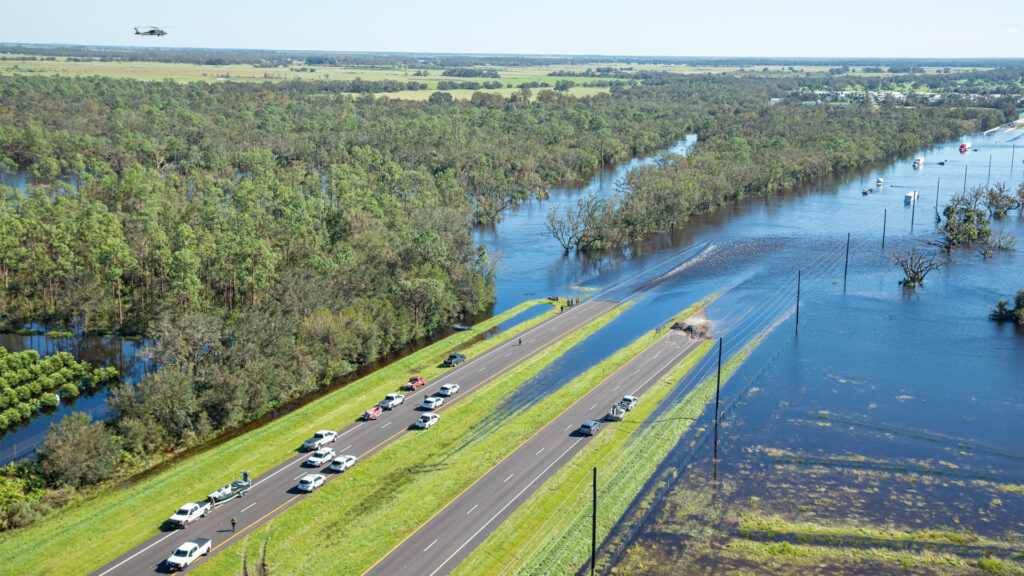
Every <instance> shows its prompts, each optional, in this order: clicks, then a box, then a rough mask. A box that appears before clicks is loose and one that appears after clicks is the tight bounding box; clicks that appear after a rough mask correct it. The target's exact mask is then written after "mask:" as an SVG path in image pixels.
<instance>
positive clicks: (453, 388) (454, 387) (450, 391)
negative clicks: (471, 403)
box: [437, 384, 459, 396]
mask: <svg viewBox="0 0 1024 576" xmlns="http://www.w3.org/2000/svg"><path fill="white" fill-rule="evenodd" d="M458 391H459V385H458V384H445V385H444V386H441V389H440V390H438V391H437V393H438V395H440V396H453V395H454V394H456V393H458Z"/></svg>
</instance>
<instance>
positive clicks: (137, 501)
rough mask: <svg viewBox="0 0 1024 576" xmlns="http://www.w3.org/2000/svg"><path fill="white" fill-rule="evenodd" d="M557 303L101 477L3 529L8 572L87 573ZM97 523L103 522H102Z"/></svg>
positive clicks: (0, 544) (0, 553)
mask: <svg viewBox="0 0 1024 576" xmlns="http://www.w3.org/2000/svg"><path fill="white" fill-rule="evenodd" d="M543 304H548V305H551V306H552V309H551V310H549V311H548V312H547V313H546V314H544V315H541V316H539V317H537V318H534V319H531V320H529V321H527V322H523V323H521V324H519V325H517V326H515V327H514V328H512V329H510V330H507V331H505V332H503V333H501V334H498V335H496V336H494V337H493V338H491V339H490V340H484V341H480V342H477V343H475V344H472V345H470V346H467V347H465V348H461V347H462V346H465V345H466V343H467V342H470V341H472V340H473V339H474V338H476V337H477V335H478V334H479V333H480V332H483V331H486V330H488V329H490V328H492V327H494V326H497V325H498V324H500V323H501V322H503V321H505V320H508V319H510V318H513V317H515V316H516V315H517V314H518V313H519V312H521V311H523V310H525V309H526V308H529V307H531V306H535V305H543ZM554 306H557V303H556V302H551V301H548V300H535V301H530V302H525V303H523V304H521V305H519V306H517V307H515V308H513V309H512V310H509V311H508V312H505V313H503V314H500V315H498V316H495V317H493V318H490V319H488V320H486V321H484V322H481V323H480V324H478V325H477V326H476V328H477V329H476V330H472V331H467V332H459V333H457V334H454V335H452V336H450V337H448V338H445V339H443V340H441V341H438V342H436V343H434V344H432V345H430V346H427V347H425V348H423V349H422V350H419V351H417V352H415V353H413V354H410V355H409V356H406V357H405V358H402V359H400V360H397V361H395V362H394V363H392V364H390V365H389V366H387V367H385V368H382V369H381V370H378V371H376V372H374V373H373V374H370V375H368V376H366V377H364V378H361V379H359V380H357V381H355V382H353V383H351V384H349V385H347V386H345V387H343V388H341V389H339V390H337V391H335V392H333V393H331V394H328V395H326V396H324V397H323V398H320V399H318V400H316V401H314V402H311V403H309V404H307V405H306V406H303V407H302V408H299V409H298V410H296V411H294V412H292V413H290V414H288V415H286V416H283V417H281V418H278V419H277V420H274V421H273V422H270V423H269V424H267V425H265V426H262V427H260V428H258V429H256V430H253V431H251V432H248V433H246V434H243V435H241V436H239V437H237V438H234V439H232V440H229V441H227V442H225V443H224V444H221V445H219V446H216V447H214V448H211V449H210V450H207V451H205V452H202V453H199V454H196V455H194V456H192V457H189V458H185V459H182V460H180V461H178V462H175V463H173V464H171V465H170V466H169V468H168V469H167V470H166V471H164V472H161V473H159V474H157V475H154V476H152V477H150V478H146V479H144V480H141V481H139V482H137V483H126V484H125V485H123V486H121V485H117V484H115V483H107V484H105V485H101V486H99V487H97V489H96V490H94V491H93V492H92V496H91V497H89V498H86V499H84V500H82V501H79V502H77V503H75V504H72V505H71V506H70V507H68V508H67V509H64V510H61V511H58V512H56V513H54V514H52V515H50V516H47V517H45V518H43V519H42V520H40V521H38V522H36V523H35V524H33V525H31V526H28V527H26V528H23V529H19V530H15V531H12V532H7V533H4V534H2V535H0V557H3V558H4V561H3V562H0V575H5V574H12V575H14V574H18V575H24V574H80V573H84V572H88V571H90V570H92V569H93V568H95V567H98V566H101V565H102V564H103V563H104V562H107V561H109V560H110V559H112V558H113V557H114V556H116V554H117V553H120V551H123V550H126V549H128V548H129V547H131V546H134V545H135V544H138V543H139V542H142V541H144V540H146V539H147V538H149V537H150V536H152V535H153V534H155V533H157V530H158V528H159V526H160V525H161V524H162V523H163V522H164V520H166V518H167V517H168V516H169V515H170V513H171V512H173V510H174V509H175V508H176V507H177V506H179V505H180V504H181V503H182V502H186V501H190V500H194V499H196V498H202V497H203V496H204V495H205V494H207V493H208V492H209V491H210V490H212V489H213V488H216V487H217V486H221V485H223V484H225V483H227V481H229V480H231V478H232V476H234V475H237V474H238V472H239V470H249V471H251V472H252V473H253V475H254V476H255V475H259V474H261V473H263V472H265V471H266V470H268V469H270V468H272V467H273V466H276V465H277V464H279V463H280V462H281V461H282V460H284V459H285V458H287V457H289V456H290V455H291V454H294V452H295V451H296V450H297V448H298V447H299V446H300V445H301V444H302V441H303V440H305V439H306V438H307V437H308V436H309V431H310V430H316V429H319V428H334V427H340V426H344V425H345V424H347V423H349V422H352V421H354V420H355V419H356V418H357V417H358V416H359V415H360V414H361V413H362V410H364V409H365V408H366V407H367V406H370V405H372V404H374V403H376V402H377V401H378V400H379V399H380V398H381V397H382V396H383V395H384V394H386V393H387V392H391V391H393V390H395V389H396V388H398V386H399V385H400V384H401V383H402V382H404V381H405V380H407V379H408V377H409V376H410V375H413V374H422V375H423V376H426V377H427V378H431V377H433V376H435V375H437V374H439V373H440V372H441V371H442V370H443V369H442V368H440V367H439V362H440V360H441V359H442V358H443V357H444V356H445V355H446V354H447V353H448V352H450V351H451V350H453V349H456V348H461V351H462V352H464V353H466V354H467V355H468V356H469V357H470V358H472V357H473V356H474V355H476V354H479V353H481V352H483V351H485V350H487V349H489V348H491V347H492V346H495V345H498V344H500V343H501V342H504V341H506V340H508V339H511V338H513V337H515V336H516V335H517V334H520V333H522V332H523V331H524V330H526V329H528V328H529V327H531V326H533V325H535V324H537V323H539V322H541V321H543V320H544V319H546V318H548V317H550V316H551V315H553V314H557V311H556V309H555V308H554ZM226 463H228V464H226ZM97 526H99V527H102V529H101V530H97V529H96V528H97ZM41 543H45V546H43V545H40V544H41Z"/></svg>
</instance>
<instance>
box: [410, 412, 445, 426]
mask: <svg viewBox="0 0 1024 576" xmlns="http://www.w3.org/2000/svg"><path fill="white" fill-rule="evenodd" d="M440 419H441V417H440V416H438V415H437V414H424V415H423V416H420V417H419V419H418V420H416V423H415V424H413V425H414V426H416V427H417V428H424V429H426V428H430V427H431V426H433V425H434V424H437V421H438V420H440Z"/></svg>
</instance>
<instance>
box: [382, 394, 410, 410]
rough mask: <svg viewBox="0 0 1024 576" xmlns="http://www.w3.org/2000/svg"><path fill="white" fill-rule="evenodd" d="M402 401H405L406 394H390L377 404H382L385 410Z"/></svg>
mask: <svg viewBox="0 0 1024 576" xmlns="http://www.w3.org/2000/svg"><path fill="white" fill-rule="evenodd" d="M402 402H405V396H403V395H402V394H388V395H387V396H385V397H384V399H383V400H381V401H380V404H377V406H380V407H381V408H383V409H385V410H391V409H392V408H394V407H395V406H398V405H399V404H401V403H402Z"/></svg>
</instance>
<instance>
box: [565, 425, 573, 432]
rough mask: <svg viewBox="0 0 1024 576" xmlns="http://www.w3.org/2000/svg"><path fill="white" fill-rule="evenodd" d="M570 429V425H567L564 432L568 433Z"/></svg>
mask: <svg viewBox="0 0 1024 576" xmlns="http://www.w3.org/2000/svg"><path fill="white" fill-rule="evenodd" d="M571 428H572V424H569V425H568V426H566V427H565V431H566V432H568V431H569V430H570V429H571Z"/></svg>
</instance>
